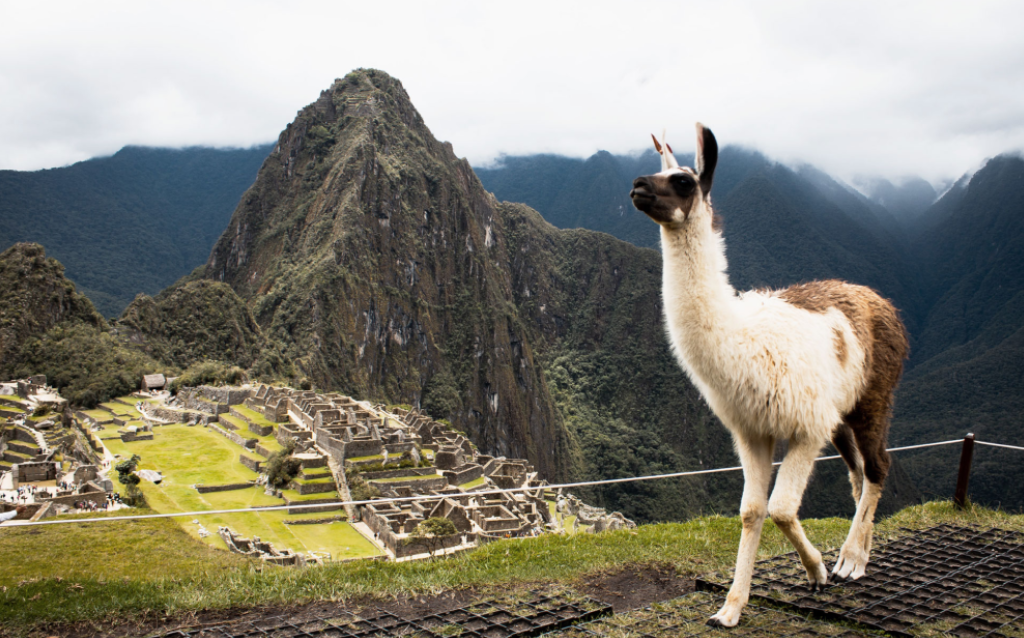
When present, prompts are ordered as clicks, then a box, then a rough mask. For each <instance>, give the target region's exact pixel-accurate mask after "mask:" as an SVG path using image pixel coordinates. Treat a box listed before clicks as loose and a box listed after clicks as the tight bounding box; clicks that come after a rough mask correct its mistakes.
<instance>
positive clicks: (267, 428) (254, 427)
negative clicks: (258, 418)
mask: <svg viewBox="0 0 1024 638" xmlns="http://www.w3.org/2000/svg"><path fill="white" fill-rule="evenodd" d="M249 431H250V432H252V433H253V434H258V435H260V436H270V435H271V434H273V433H274V426H272V425H259V424H257V423H253V422H252V421H249Z"/></svg>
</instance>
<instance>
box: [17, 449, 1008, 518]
mask: <svg viewBox="0 0 1024 638" xmlns="http://www.w3.org/2000/svg"><path fill="white" fill-rule="evenodd" d="M957 443H959V444H961V445H963V452H962V453H961V457H960V473H959V477H958V480H957V489H956V494H955V495H954V497H953V502H954V503H956V504H957V505H958V506H960V507H963V505H964V504H965V502H966V497H967V481H968V479H969V476H970V466H971V458H972V454H973V445H974V444H975V443H977V444H978V445H987V446H991V447H999V448H1006V449H1010V450H1019V451H1021V452H1024V447H1018V446H1016V445H1006V444H1003V443H990V442H987V441H977V440H975V439H974V435H973V434H968V435H967V436H966V437H964V438H963V439H951V440H948V441H936V442H934V443H921V444H918V445H904V446H901V447H893V448H887V449H886V451H887V452H904V451H907V450H919V449H923V448H932V447H939V446H943V445H954V444H957ZM838 458H842V457H840V455H838V454H835V455H832V456H820V457H818V458H816V459H814V461H815V462H818V461H832V460H835V459H838ZM781 464H782V461H776V462H774V463H772V465H773V466H779V465H781ZM742 469H743V467H742V466H738V465H737V466H733V467H719V468H713V469H708V470H691V471H688V472H672V473H669V474H652V475H647V476H631V477H626V478H615V479H601V480H597V481H577V482H574V483H559V484H554V485H543V486H537V487H513V488H507V489H491V490H474V491H472V492H468V494H471V495H472V496H489V495H492V494H512V493H518V492H546V491H558V490H564V489H569V488H577V487H593V486H598V485H616V484H620V483H639V482H641V481H659V480H664V479H671V478H683V477H688V476H701V475H706V474H721V473H724V472H736V471H740V470H742ZM450 496H451V494H426V495H422V496H401V497H392V498H377V499H370V500H362V501H335V502H332V503H331V504H332V505H339V506H345V505H367V504H369V503H374V504H383V503H405V502H412V501H418V502H423V501H436V500H443V499H446V498H449V497H450ZM323 505H324V504H323V503H313V504H305V505H303V504H296V505H271V506H264V507H245V508H238V509H220V510H198V511H194V512H172V513H163V514H135V515H130V516H105V517H99V518H76V519H63V520H52V521H29V522H24V523H19V524H18V525H17V526H16V527H27V526H35V525H66V524H72V523H73V524H79V523H105V522H109V521H137V520H146V519H154V518H181V517H193V518H197V517H199V516H210V515H213V514H238V513H244V512H273V511H277V510H289V511H296V510H303V509H312V508H316V507H323Z"/></svg>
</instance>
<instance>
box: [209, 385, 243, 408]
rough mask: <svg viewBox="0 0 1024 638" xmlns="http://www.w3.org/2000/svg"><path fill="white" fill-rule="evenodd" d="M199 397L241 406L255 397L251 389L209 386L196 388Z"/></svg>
mask: <svg viewBox="0 0 1024 638" xmlns="http://www.w3.org/2000/svg"><path fill="white" fill-rule="evenodd" d="M196 390H197V392H198V394H199V396H201V397H204V398H206V399H209V400H210V401H213V402H215V403H223V404H224V405H239V404H241V403H245V400H246V399H248V398H249V397H251V396H252V395H253V391H252V389H250V388H231V387H222V388H218V387H213V386H209V385H201V386H199V387H198V388H196Z"/></svg>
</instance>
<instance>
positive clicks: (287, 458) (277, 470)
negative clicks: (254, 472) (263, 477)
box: [265, 440, 302, 489]
mask: <svg viewBox="0 0 1024 638" xmlns="http://www.w3.org/2000/svg"><path fill="white" fill-rule="evenodd" d="M294 451H295V441H294V440H292V441H288V443H287V444H285V446H284V449H282V450H280V451H278V452H274V453H273V454H271V455H270V457H269V458H268V459H267V464H266V466H265V467H266V468H267V484H268V485H270V486H271V487H276V488H278V489H280V488H282V487H284V486H286V485H288V483H290V482H291V480H292V479H293V478H295V477H296V476H297V475H298V474H299V470H301V469H302V463H301V462H300V461H299V459H297V458H295V457H294V456H292V455H291V454H292V452H294Z"/></svg>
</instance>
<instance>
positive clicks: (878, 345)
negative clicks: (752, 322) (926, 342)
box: [776, 279, 910, 412]
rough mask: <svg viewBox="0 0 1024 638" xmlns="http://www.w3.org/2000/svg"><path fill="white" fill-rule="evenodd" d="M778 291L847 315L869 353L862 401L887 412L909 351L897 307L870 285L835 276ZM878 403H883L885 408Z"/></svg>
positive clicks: (793, 300)
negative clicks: (841, 279)
mask: <svg viewBox="0 0 1024 638" xmlns="http://www.w3.org/2000/svg"><path fill="white" fill-rule="evenodd" d="M776 294H777V295H778V296H779V298H781V299H782V300H784V301H785V302H787V303H789V304H792V305H794V306H796V307H798V308H802V309H804V310H808V311H810V312H819V313H824V312H828V310H829V309H830V308H835V309H836V310H839V311H840V312H842V313H843V314H844V315H845V316H846V319H847V320H848V321H849V323H850V326H851V328H852V329H853V332H854V335H855V336H856V338H857V341H858V342H859V343H860V345H861V347H862V348H863V349H864V352H865V354H866V357H865V359H864V367H865V370H864V377H865V388H864V395H863V396H862V399H861V401H869V402H872V403H873V404H877V405H873V406H872V407H877V408H878V409H884V410H885V411H886V412H887V411H888V409H889V407H890V406H891V402H892V393H893V391H894V390H895V389H896V385H897V384H898V383H899V378H900V375H901V374H902V372H903V360H904V359H906V358H907V354H908V352H909V350H910V345H909V343H908V341H907V331H906V328H905V327H904V326H903V322H902V321H900V318H899V312H898V311H897V310H896V307H895V306H893V305H892V303H891V302H889V301H888V300H887V299H885V298H884V297H882V296H881V295H879V294H878V293H877V292H875V291H874V290H872V289H871V288H868V287H867V286H859V285H856V284H850V283H846V282H844V281H838V280H835V279H829V280H825V281H812V282H810V283H806V284H798V285H795V286H790V287H789V288H786V289H785V290H781V291H778V293H776ZM879 402H884V408H883V407H882V406H881V404H880V403H879Z"/></svg>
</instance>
